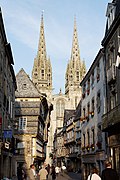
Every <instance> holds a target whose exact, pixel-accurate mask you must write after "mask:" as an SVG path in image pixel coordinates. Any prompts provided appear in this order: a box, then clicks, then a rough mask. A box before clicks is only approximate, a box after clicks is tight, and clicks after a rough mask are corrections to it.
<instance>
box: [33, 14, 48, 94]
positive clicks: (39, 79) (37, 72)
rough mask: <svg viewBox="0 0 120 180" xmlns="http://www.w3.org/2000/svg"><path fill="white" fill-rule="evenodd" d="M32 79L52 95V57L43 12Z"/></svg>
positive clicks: (39, 88) (36, 84) (40, 88)
mask: <svg viewBox="0 0 120 180" xmlns="http://www.w3.org/2000/svg"><path fill="white" fill-rule="evenodd" d="M32 81H33V83H34V84H35V86H36V87H37V89H38V90H39V91H40V92H41V93H45V94H46V95H47V96H50V95H51V93H52V67H51V62H50V58H48V59H47V53H46V45H45V35H44V21H43V14H42V17H41V27H40V38H39V44H38V52H37V56H36V58H35V59H34V65H33V70H32Z"/></svg>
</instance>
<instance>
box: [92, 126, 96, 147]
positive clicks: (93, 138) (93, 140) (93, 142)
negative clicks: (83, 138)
mask: <svg viewBox="0 0 120 180" xmlns="http://www.w3.org/2000/svg"><path fill="white" fill-rule="evenodd" d="M92 144H95V130H94V129H92Z"/></svg>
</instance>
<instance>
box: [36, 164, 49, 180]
mask: <svg viewBox="0 0 120 180" xmlns="http://www.w3.org/2000/svg"><path fill="white" fill-rule="evenodd" d="M38 175H39V180H46V179H47V175H48V172H47V170H46V169H45V165H42V168H41V169H40V171H39V173H38Z"/></svg>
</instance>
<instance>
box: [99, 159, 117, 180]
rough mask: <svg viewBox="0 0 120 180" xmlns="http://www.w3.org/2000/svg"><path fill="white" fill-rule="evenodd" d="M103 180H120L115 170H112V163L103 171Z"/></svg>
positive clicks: (107, 163) (108, 163) (107, 164)
mask: <svg viewBox="0 0 120 180" xmlns="http://www.w3.org/2000/svg"><path fill="white" fill-rule="evenodd" d="M102 180H119V177H118V174H117V172H116V170H115V169H112V163H111V162H106V169H104V170H103V171H102Z"/></svg>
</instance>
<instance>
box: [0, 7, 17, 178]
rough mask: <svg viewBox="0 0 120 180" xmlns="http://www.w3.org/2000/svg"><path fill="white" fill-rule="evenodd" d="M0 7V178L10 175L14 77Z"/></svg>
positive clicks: (11, 57) (10, 52)
mask: <svg viewBox="0 0 120 180" xmlns="http://www.w3.org/2000/svg"><path fill="white" fill-rule="evenodd" d="M13 65H14V61H13V56H12V50H11V46H10V43H8V41H7V38H6V33H5V28H4V23H3V17H2V11H1V9H0V179H2V178H3V177H8V178H11V177H12V173H13V167H12V162H13V142H14V137H13V134H14V118H15V113H14V102H15V89H16V79H15V74H14V69H13Z"/></svg>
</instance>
